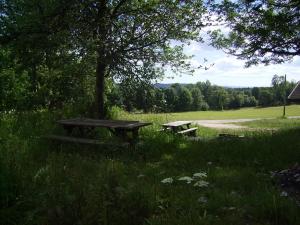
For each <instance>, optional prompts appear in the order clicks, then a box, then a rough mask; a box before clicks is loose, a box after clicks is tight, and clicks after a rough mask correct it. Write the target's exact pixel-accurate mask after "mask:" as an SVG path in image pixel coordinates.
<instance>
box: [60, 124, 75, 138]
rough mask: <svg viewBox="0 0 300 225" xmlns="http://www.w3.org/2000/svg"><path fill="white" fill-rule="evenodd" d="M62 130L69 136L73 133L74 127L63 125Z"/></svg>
mask: <svg viewBox="0 0 300 225" xmlns="http://www.w3.org/2000/svg"><path fill="white" fill-rule="evenodd" d="M63 128H64V130H65V131H66V132H67V134H68V135H69V136H71V135H72V132H73V129H74V126H70V125H63Z"/></svg>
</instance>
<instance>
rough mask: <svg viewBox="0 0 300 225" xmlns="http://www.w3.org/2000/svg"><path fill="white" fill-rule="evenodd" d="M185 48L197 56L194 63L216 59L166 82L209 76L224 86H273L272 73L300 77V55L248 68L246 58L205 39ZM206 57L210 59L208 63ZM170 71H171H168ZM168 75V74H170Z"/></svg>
mask: <svg viewBox="0 0 300 225" xmlns="http://www.w3.org/2000/svg"><path fill="white" fill-rule="evenodd" d="M185 52H186V53H187V54H189V55H191V54H193V55H195V57H194V58H193V59H192V60H191V63H192V65H193V66H196V67H197V66H199V65H204V64H211V63H214V66H213V67H212V68H210V69H209V70H202V69H200V70H197V71H196V72H195V74H194V76H191V75H185V74H184V75H182V76H175V78H174V79H168V78H165V79H163V81H162V82H164V83H196V82H198V81H206V80H209V81H210V82H211V83H213V84H217V85H222V86H240V87H253V86H260V87H261V86H270V84H271V79H272V77H273V76H274V75H275V74H277V75H284V74H286V75H287V79H288V80H296V81H298V80H300V57H295V58H294V60H293V61H292V62H287V63H283V64H277V65H275V64H271V65H269V66H264V65H258V66H252V67H250V68H245V67H244V65H245V63H244V61H242V60H238V59H236V58H235V57H234V56H231V55H230V56H228V55H226V54H225V53H224V52H223V51H221V50H216V49H215V48H213V47H211V46H208V45H206V44H203V43H196V42H192V43H191V45H190V46H187V47H186V48H185ZM204 58H206V59H207V60H208V62H206V63H204V61H203V59H204ZM168 75H171V73H170V72H168ZM166 77H167V76H166Z"/></svg>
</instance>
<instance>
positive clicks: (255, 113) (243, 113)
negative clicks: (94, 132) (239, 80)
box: [119, 105, 300, 122]
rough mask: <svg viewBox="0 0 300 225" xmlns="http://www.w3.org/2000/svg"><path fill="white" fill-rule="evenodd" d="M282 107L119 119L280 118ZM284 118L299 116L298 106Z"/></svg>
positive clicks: (287, 110) (136, 116) (128, 116)
mask: <svg viewBox="0 0 300 225" xmlns="http://www.w3.org/2000/svg"><path fill="white" fill-rule="evenodd" d="M282 111H283V107H279V106H278V107H267V108H260V107H257V108H242V109H237V110H224V111H198V112H182V113H158V114H130V115H128V114H121V115H120V116H119V117H122V118H131V119H137V120H145V121H154V122H155V121H173V120H202V119H205V120H216V119H241V118H278V117H282ZM286 116H300V105H290V106H287V107H286Z"/></svg>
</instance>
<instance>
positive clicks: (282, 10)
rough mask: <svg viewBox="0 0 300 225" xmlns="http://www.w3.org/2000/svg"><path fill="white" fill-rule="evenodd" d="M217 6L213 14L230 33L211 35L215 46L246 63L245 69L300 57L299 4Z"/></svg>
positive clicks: (226, 2) (279, 0)
mask: <svg viewBox="0 0 300 225" xmlns="http://www.w3.org/2000/svg"><path fill="white" fill-rule="evenodd" d="M217 2H218V4H216V5H215V7H214V8H213V10H214V12H218V13H219V15H220V16H221V19H222V22H223V23H224V24H223V25H226V26H227V27H229V28H230V30H229V32H222V31H221V30H219V31H214V32H212V37H213V42H214V45H215V46H217V47H219V48H223V49H225V50H226V51H227V52H228V53H229V54H233V55H235V56H237V57H238V58H239V59H243V60H246V66H251V65H255V64H259V63H263V64H266V65H267V64H269V63H282V62H285V61H287V60H291V59H292V58H293V57H294V56H299V55H300V2H299V1H298V0H243V1H231V0H223V1H222V2H219V1H217ZM225 30H226V29H225ZM223 31H224V29H223Z"/></svg>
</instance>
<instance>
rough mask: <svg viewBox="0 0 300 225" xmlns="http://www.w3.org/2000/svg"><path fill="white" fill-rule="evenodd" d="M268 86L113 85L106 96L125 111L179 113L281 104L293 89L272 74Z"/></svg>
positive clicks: (111, 102) (208, 83) (207, 83)
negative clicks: (160, 86) (133, 87)
mask: <svg viewBox="0 0 300 225" xmlns="http://www.w3.org/2000/svg"><path fill="white" fill-rule="evenodd" d="M271 82H272V86H271V87H254V88H224V87H220V86H217V85H212V84H211V83H210V82H209V81H206V82H198V83H196V84H186V85H183V84H172V85H171V86H169V87H168V88H159V87H156V86H151V85H141V86H139V87H137V88H135V89H132V88H130V87H129V86H126V85H122V84H118V85H116V84H115V85H114V86H113V88H112V89H111V90H110V93H109V94H108V95H107V97H108V102H109V104H110V105H117V106H119V107H122V108H124V109H125V110H127V111H136V110H143V111H144V112H181V111H199V110H200V111H206V110H209V109H212V110H223V109H238V108H241V107H254V106H262V107H266V106H276V105H282V104H283V103H284V99H285V98H286V96H287V95H288V94H289V93H290V92H291V90H292V89H293V87H294V86H295V83H294V82H286V84H285V82H284V77H283V76H277V75H275V76H274V77H273V79H272V81H271Z"/></svg>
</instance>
